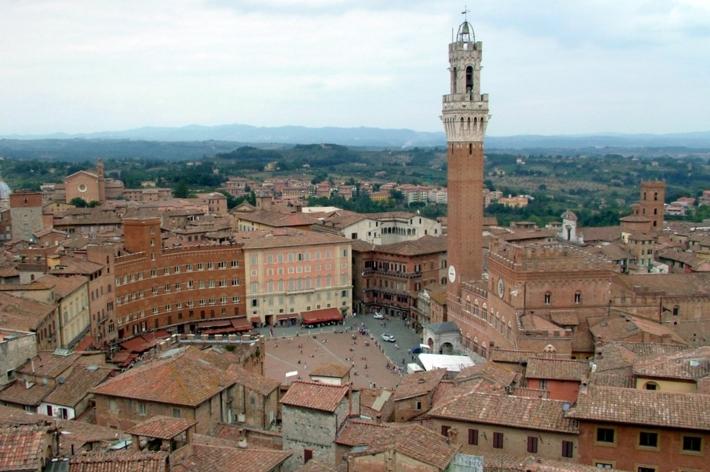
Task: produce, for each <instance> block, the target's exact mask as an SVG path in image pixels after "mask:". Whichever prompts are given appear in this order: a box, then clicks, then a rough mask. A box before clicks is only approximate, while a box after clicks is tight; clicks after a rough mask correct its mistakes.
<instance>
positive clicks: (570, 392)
mask: <svg viewBox="0 0 710 472" xmlns="http://www.w3.org/2000/svg"><path fill="white" fill-rule="evenodd" d="M528 388H534V389H536V390H547V391H548V392H549V397H548V398H551V399H552V400H565V401H568V402H570V403H574V402H576V401H577V393H579V382H574V381H566V380H546V381H545V388H542V386H541V385H540V380H539V379H528Z"/></svg>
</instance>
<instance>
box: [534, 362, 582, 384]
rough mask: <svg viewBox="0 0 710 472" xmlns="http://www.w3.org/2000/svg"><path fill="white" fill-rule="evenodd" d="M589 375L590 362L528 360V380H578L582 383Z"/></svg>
mask: <svg viewBox="0 0 710 472" xmlns="http://www.w3.org/2000/svg"><path fill="white" fill-rule="evenodd" d="M588 374H589V362H587V361H576V360H571V359H544V358H537V357H533V358H530V359H528V365H527V367H526V368H525V377H526V378H528V379H549V380H576V381H578V382H580V381H581V380H582V379H583V378H584V377H587V376H588Z"/></svg>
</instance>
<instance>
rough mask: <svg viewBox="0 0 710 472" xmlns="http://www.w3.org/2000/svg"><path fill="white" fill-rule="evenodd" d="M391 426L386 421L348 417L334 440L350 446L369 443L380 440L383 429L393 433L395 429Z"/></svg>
mask: <svg viewBox="0 0 710 472" xmlns="http://www.w3.org/2000/svg"><path fill="white" fill-rule="evenodd" d="M392 428H393V427H392V425H391V424H388V423H377V422H374V421H365V420H359V419H349V420H348V421H346V422H345V424H344V425H343V427H342V428H341V429H340V432H339V433H338V437H337V438H335V442H336V443H337V444H341V445H343V446H351V447H355V446H364V445H369V444H370V443H372V442H374V441H379V440H381V437H383V436H382V432H383V431H385V432H390V433H392V434H395V432H394V431H395V430H393V429H392ZM378 435H379V436H378ZM376 437H377V438H376Z"/></svg>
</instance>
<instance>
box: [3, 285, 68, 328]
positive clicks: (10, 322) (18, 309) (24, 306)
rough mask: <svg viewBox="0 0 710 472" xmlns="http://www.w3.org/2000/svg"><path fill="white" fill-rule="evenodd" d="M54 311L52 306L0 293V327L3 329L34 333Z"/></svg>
mask: <svg viewBox="0 0 710 472" xmlns="http://www.w3.org/2000/svg"><path fill="white" fill-rule="evenodd" d="M54 310H55V306H54V304H49V303H41V302H37V301H34V300H30V299H27V298H20V297H15V296H13V295H9V294H7V293H2V292H0V326H2V327H3V328H7V329H17V330H21V331H35V330H36V329H37V328H38V327H39V325H40V324H41V323H42V321H43V320H45V319H46V318H47V317H48V316H49V315H50V314H51V313H52V312H53V311H54Z"/></svg>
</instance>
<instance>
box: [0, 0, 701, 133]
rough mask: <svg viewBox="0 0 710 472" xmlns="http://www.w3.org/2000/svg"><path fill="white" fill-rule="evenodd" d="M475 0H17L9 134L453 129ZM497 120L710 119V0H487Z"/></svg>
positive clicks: (7, 11)
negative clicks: (446, 113) (452, 109)
mask: <svg viewBox="0 0 710 472" xmlns="http://www.w3.org/2000/svg"><path fill="white" fill-rule="evenodd" d="M463 3H464V1H463V0H462V1H449V0H135V1H134V0H121V1H115V0H0V134H10V133H47V132H55V131H64V132H90V131H101V130H118V129H125V128H132V127H139V126H177V125H185V124H206V125H209V124H224V123H245V124H253V125H260V126H276V125H287V124H296V125H305V126H378V127H388V128H412V129H416V130H426V131H438V130H440V129H441V126H440V123H439V118H438V117H439V114H440V108H441V95H442V94H443V93H445V92H446V89H447V87H448V72H447V70H446V68H447V66H448V64H447V60H448V58H447V43H448V42H449V41H450V39H451V28H452V27H454V26H456V25H457V24H458V23H460V21H461V15H460V12H461V10H462V9H463ZM469 8H470V10H471V12H470V13H469V15H468V17H469V20H470V21H471V22H472V23H473V25H474V27H475V30H476V36H477V39H479V40H482V41H483V43H484V69H483V75H482V88H483V91H484V92H488V93H489V94H490V97H491V112H492V114H493V119H492V121H491V125H490V127H489V134H492V135H510V134H528V133H540V134H566V133H595V132H653V133H661V132H684V131H699V130H710V112H709V111H708V108H710V0H645V1H644V0H623V1H620V0H584V1H583V0H574V1H570V0H537V1H534V2H533V1H529V0H469Z"/></svg>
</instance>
